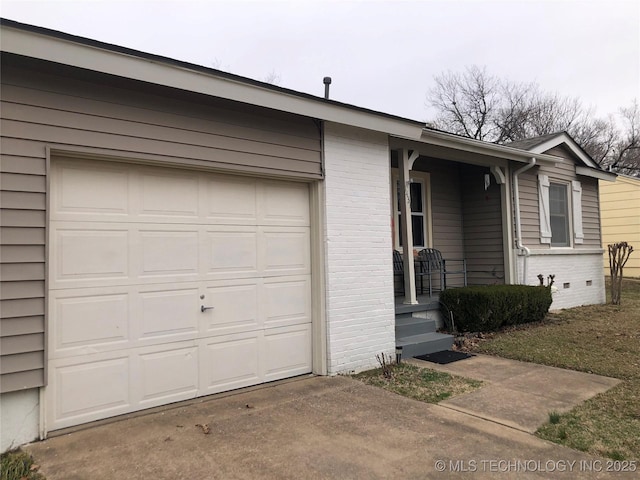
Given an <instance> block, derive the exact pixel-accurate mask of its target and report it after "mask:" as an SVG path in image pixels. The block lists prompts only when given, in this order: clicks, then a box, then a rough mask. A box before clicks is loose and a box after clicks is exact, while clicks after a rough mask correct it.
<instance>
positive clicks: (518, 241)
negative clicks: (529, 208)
mask: <svg viewBox="0 0 640 480" xmlns="http://www.w3.org/2000/svg"><path fill="white" fill-rule="evenodd" d="M536 164H537V160H536V158H535V157H531V159H530V160H529V163H527V164H526V165H524V166H523V167H520V168H519V169H517V170H516V171H515V172H513V196H514V197H515V198H514V201H513V209H514V213H515V217H516V218H515V223H516V249H517V250H518V255H519V256H523V257H524V262H523V267H522V284H526V282H527V259H528V258H529V255H530V254H531V250H529V249H528V248H527V247H525V246H524V245H523V244H522V225H521V222H520V190H519V188H518V176H519V175H520V174H521V173H524V172H526V171H527V170H529V169H531V168H533V167H535V166H536ZM516 278H517V279H519V278H520V276H519V275H518V262H516Z"/></svg>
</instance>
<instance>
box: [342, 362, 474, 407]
mask: <svg viewBox="0 0 640 480" xmlns="http://www.w3.org/2000/svg"><path fill="white" fill-rule="evenodd" d="M390 369H391V375H390V377H385V376H384V375H383V372H382V369H381V368H377V369H375V370H368V371H366V372H362V373H359V374H357V375H354V378H356V379H358V380H360V381H361V382H364V383H366V384H367V385H373V386H375V387H381V388H384V389H385V390H389V391H391V392H394V393H397V394H399V395H403V396H405V397H409V398H413V399H415V400H419V401H421V402H427V403H438V402H441V401H442V400H446V399H447V398H450V397H453V396H455V395H460V394H462V393H467V392H470V391H472V390H475V389H476V388H478V387H480V385H482V382H479V381H477V380H470V379H468V378H462V377H458V376H455V375H449V374H448V373H443V372H436V371H435V370H431V369H428V368H421V367H416V366H415V365H410V364H408V363H401V364H393V365H391V366H390Z"/></svg>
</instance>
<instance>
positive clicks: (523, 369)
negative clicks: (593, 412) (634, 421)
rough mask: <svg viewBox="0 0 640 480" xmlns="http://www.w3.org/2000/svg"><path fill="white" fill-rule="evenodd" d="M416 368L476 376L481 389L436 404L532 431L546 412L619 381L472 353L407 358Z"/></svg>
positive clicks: (571, 404)
mask: <svg viewBox="0 0 640 480" xmlns="http://www.w3.org/2000/svg"><path fill="white" fill-rule="evenodd" d="M409 362H411V363H413V364H414V365H418V366H421V367H427V368H431V369H433V370H438V371H441V372H447V373H451V374H453V375H459V376H461V377H467V378H473V379H475V380H482V381H483V382H485V383H486V385H484V386H483V387H482V388H480V389H478V390H475V391H473V392H471V393H467V394H465V395H460V396H457V397H453V398H451V399H449V400H446V401H443V402H440V403H439V405H441V406H443V407H447V408H451V409H453V410H457V411H459V412H464V413H468V414H470V415H474V416H476V417H480V418H484V419H486V420H490V421H493V422H496V423H499V424H501V425H506V426H508V427H511V428H515V429H518V430H522V431H523V432H528V433H533V432H535V431H536V430H537V429H538V427H540V426H541V425H543V424H544V423H546V422H547V421H548V420H549V412H552V411H555V412H560V413H563V412H567V411H569V410H571V409H572V408H573V407H575V406H576V405H579V404H580V403H582V402H584V401H585V400H588V399H589V398H591V397H594V396H595V395H597V394H599V393H602V392H606V391H607V390H609V389H610V388H612V387H614V386H616V385H617V384H618V383H620V380H618V379H615V378H609V377H603V376H600V375H592V374H589V373H582V372H576V371H573V370H565V369H562V368H554V367H547V366H544V365H537V364H534V363H526V362H519V361H516V360H508V359H504V358H498V357H492V356H489V355H476V356H474V357H471V358H468V359H465V360H459V361H457V362H453V363H449V364H446V365H438V364H436V363H431V362H425V361H422V360H417V359H411V360H409Z"/></svg>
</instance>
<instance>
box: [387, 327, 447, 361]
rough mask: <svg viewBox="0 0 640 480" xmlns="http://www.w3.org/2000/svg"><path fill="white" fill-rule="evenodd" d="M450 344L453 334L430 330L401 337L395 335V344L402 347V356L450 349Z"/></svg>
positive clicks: (414, 355) (407, 356) (409, 356)
mask: <svg viewBox="0 0 640 480" xmlns="http://www.w3.org/2000/svg"><path fill="white" fill-rule="evenodd" d="M452 345H453V335H446V334H444V333H436V332H432V333H423V334H420V335H410V336H408V337H401V338H397V337H396V346H397V347H402V358H411V357H416V356H418V355H426V354H427V353H434V352H441V351H442V350H450V349H451V346H452Z"/></svg>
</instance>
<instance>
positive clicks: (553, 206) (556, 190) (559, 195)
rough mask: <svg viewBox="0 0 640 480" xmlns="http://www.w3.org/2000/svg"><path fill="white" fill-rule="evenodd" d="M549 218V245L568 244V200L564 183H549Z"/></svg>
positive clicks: (566, 245)
mask: <svg viewBox="0 0 640 480" xmlns="http://www.w3.org/2000/svg"><path fill="white" fill-rule="evenodd" d="M549 220H550V222H549V223H550V226H551V246H552V247H568V246H570V245H571V243H570V239H569V201H568V196H567V186H566V185H562V184H560V183H550V184H549Z"/></svg>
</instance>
